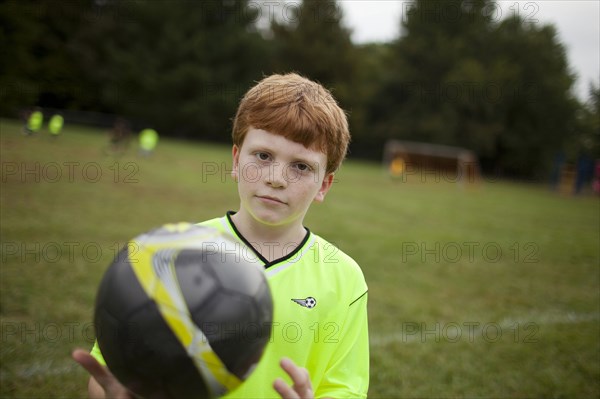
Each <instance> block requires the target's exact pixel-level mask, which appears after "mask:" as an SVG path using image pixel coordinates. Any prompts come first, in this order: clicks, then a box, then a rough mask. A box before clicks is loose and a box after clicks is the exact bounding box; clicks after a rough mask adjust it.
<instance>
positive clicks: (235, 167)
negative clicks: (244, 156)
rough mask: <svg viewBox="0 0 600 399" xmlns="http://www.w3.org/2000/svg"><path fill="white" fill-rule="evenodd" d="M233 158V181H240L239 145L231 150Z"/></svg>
mask: <svg viewBox="0 0 600 399" xmlns="http://www.w3.org/2000/svg"><path fill="white" fill-rule="evenodd" d="M231 158H232V159H233V166H232V167H231V177H233V180H235V181H237V180H238V165H239V163H240V148H239V147H238V146H237V145H235V144H234V145H233V147H232V148H231Z"/></svg>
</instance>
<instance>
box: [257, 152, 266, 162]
mask: <svg viewBox="0 0 600 399" xmlns="http://www.w3.org/2000/svg"><path fill="white" fill-rule="evenodd" d="M256 157H257V158H258V159H260V160H261V161H267V160H269V154H267V153H266V152H257V153H256Z"/></svg>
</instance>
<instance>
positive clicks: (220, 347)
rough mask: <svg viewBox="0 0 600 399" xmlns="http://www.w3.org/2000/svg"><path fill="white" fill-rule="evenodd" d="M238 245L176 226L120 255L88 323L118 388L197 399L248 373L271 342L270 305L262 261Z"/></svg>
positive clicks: (130, 246) (225, 238) (231, 385)
mask: <svg viewBox="0 0 600 399" xmlns="http://www.w3.org/2000/svg"><path fill="white" fill-rule="evenodd" d="M244 248H245V247H244ZM242 251H243V248H242V247H241V245H240V243H239V242H237V241H234V240H233V238H231V237H230V236H228V235H227V234H224V233H222V232H219V231H217V230H216V229H213V228H209V227H201V226H197V225H192V224H188V223H180V224H176V225H165V226H163V227H161V228H158V229H155V230H152V231H150V232H148V233H146V234H142V235H140V236H138V237H136V238H134V239H133V240H132V241H131V242H129V243H128V245H127V246H126V247H125V248H123V249H122V250H121V251H120V252H119V254H118V255H117V257H116V259H115V260H114V262H113V263H112V264H111V265H110V267H109V268H108V270H107V271H106V273H105V275H104V278H103V279H102V282H101V284H100V287H99V290H98V294H97V297H96V305H95V314H94V324H95V327H96V337H97V340H98V346H99V347H100V350H101V352H102V355H103V357H104V360H105V361H106V364H107V366H108V368H109V369H110V371H111V372H112V373H113V374H114V375H115V376H116V377H117V379H118V380H119V381H120V382H121V383H122V384H123V385H125V386H126V387H127V388H128V389H130V390H131V391H132V392H134V393H136V394H138V395H141V396H148V397H165V398H183V397H185V398H201V399H202V398H216V397H219V396H222V395H224V394H225V393H227V392H228V391H230V390H233V389H235V388H236V387H237V386H238V385H239V384H241V382H242V381H243V380H244V379H246V378H247V377H248V376H249V374H250V373H251V372H252V370H253V368H254V366H255V365H256V363H257V362H258V360H259V359H260V357H261V355H262V352H263V350H264V348H265V346H266V345H267V342H268V341H269V338H270V333H271V325H272V317H273V302H272V298H271V292H270V290H269V286H268V284H267V281H266V278H265V275H264V272H263V270H262V267H261V266H259V263H258V262H253V260H252V259H251V258H250V255H249V254H248V253H243V252H242Z"/></svg>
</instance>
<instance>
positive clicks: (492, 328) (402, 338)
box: [369, 312, 600, 347]
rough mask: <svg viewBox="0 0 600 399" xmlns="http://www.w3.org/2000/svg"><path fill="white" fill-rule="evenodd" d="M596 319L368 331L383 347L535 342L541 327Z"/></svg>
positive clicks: (561, 316)
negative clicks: (398, 344) (444, 341)
mask: <svg viewBox="0 0 600 399" xmlns="http://www.w3.org/2000/svg"><path fill="white" fill-rule="evenodd" d="M598 320H600V313H575V312H568V313H541V314H531V315H530V316H522V317H516V318H504V319H502V320H501V321H499V322H483V321H479V320H475V321H460V322H450V321H446V322H411V321H405V322H401V327H400V329H399V331H397V332H392V333H387V334H377V333H371V334H370V339H369V343H370V346H371V347H379V346H386V345H389V344H392V343H401V344H411V343H426V342H441V341H442V340H446V341H450V342H465V341H467V342H474V341H476V340H477V341H482V340H485V341H487V342H496V341H500V340H502V338H501V337H502V335H504V337H505V338H506V339H513V340H514V341H515V342H536V341H534V340H538V339H539V335H537V334H538V330H539V328H540V327H541V326H548V325H556V324H579V323H585V322H590V321H598Z"/></svg>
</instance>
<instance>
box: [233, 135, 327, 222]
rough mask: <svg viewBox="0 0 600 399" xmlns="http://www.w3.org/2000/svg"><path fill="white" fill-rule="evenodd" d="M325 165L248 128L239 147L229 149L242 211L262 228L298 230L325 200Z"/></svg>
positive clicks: (315, 154) (319, 156)
mask: <svg viewBox="0 0 600 399" xmlns="http://www.w3.org/2000/svg"><path fill="white" fill-rule="evenodd" d="M326 165H327V156H326V155H325V154H323V153H322V152H319V151H316V150H312V149H308V148H306V147H304V146H303V145H302V144H299V143H296V142H294V141H291V140H288V139H286V138H285V137H282V136H279V135H276V134H272V133H269V132H267V131H265V130H260V129H254V128H250V129H249V131H248V133H247V134H246V137H245V138H244V142H243V144H242V146H241V147H239V148H238V147H237V146H235V145H234V146H233V175H234V177H235V178H236V179H237V181H238V191H239V195H240V201H241V204H240V212H241V213H247V214H248V215H249V216H251V217H252V218H253V219H254V220H255V221H258V222H260V223H262V224H268V225H277V226H280V225H286V224H294V223H297V224H299V225H301V224H302V221H303V219H304V215H306V212H307V211H308V208H309V207H310V205H311V203H312V202H313V201H318V202H321V201H323V199H324V198H325V195H326V194H327V191H329V188H330V187H331V184H332V182H333V174H328V175H326V173H325V170H326Z"/></svg>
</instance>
